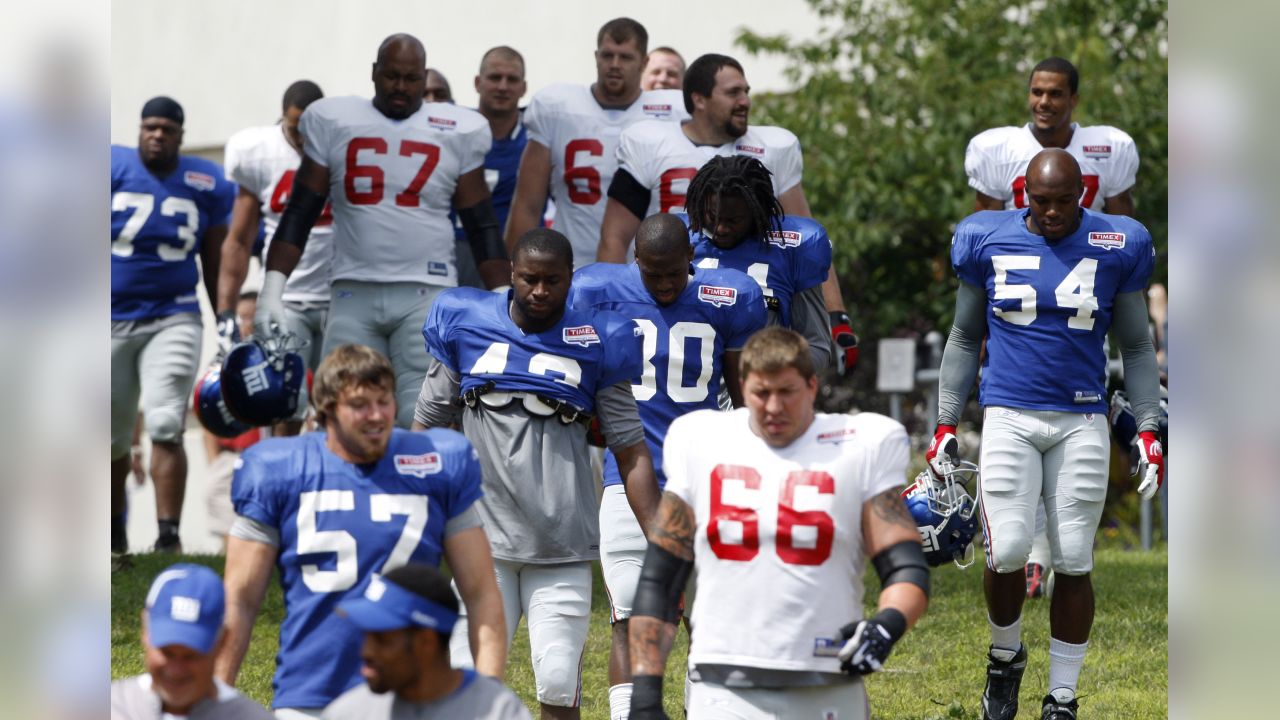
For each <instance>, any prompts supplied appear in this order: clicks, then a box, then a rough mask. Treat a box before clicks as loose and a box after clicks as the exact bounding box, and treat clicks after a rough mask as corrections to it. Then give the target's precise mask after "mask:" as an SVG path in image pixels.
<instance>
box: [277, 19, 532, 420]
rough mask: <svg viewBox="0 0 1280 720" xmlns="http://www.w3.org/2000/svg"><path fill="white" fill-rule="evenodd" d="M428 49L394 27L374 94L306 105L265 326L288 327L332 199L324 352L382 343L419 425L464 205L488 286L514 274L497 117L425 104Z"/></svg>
mask: <svg viewBox="0 0 1280 720" xmlns="http://www.w3.org/2000/svg"><path fill="white" fill-rule="evenodd" d="M426 66H427V53H426V50H425V49H424V48H423V47H422V43H421V42H419V41H418V39H417V38H415V37H413V36H412V35H404V34H400V35H392V36H391V37H388V38H387V39H386V40H384V41H383V42H382V45H381V46H379V48H378V56H377V61H376V62H374V64H373V72H372V80H373V86H374V96H373V100H372V102H370V101H369V100H367V99H364V98H359V97H355V96H347V97H330V98H325V99H323V100H319V101H317V102H315V103H313V104H312V105H311V107H309V108H307V110H306V112H304V113H303V114H302V120H301V125H300V126H299V129H300V130H301V132H302V136H303V139H304V145H303V152H304V157H303V159H302V164H301V165H300V166H299V167H298V172H297V175H296V176H295V178H294V183H293V192H292V194H291V195H290V197H289V204H288V206H287V207H286V208H285V211H284V213H283V215H282V216H281V218H280V226H279V227H278V228H277V229H276V234H275V240H276V242H273V243H272V244H271V249H270V251H269V252H268V253H267V261H266V270H267V273H266V277H265V279H264V280H263V284H262V294H261V295H260V297H259V299H258V311H257V313H256V314H255V316H254V327H256V328H257V330H258V332H259V333H261V334H271V333H275V332H280V331H281V330H283V329H284V328H285V327H286V318H285V313H284V306H283V303H282V300H281V296H282V292H283V290H284V284H285V280H286V278H287V277H288V275H289V273H291V272H293V270H294V268H295V267H296V266H297V264H298V261H299V258H300V257H301V255H302V251H303V248H304V247H305V246H306V244H307V238H308V234H309V232H310V230H311V227H312V226H313V225H314V224H315V222H316V220H317V219H318V218H319V217H320V212H321V210H322V208H323V207H324V198H325V195H326V193H327V194H328V195H329V198H330V200H331V202H332V203H333V216H334V238H333V244H334V256H333V270H332V284H331V296H330V304H329V320H328V325H327V326H326V328H325V338H324V349H323V351H322V354H328V352H329V350H330V349H332V348H334V347H338V346H339V345H343V344H346V343H359V344H362V345H367V346H369V347H372V348H374V349H375V350H378V351H379V352H383V353H385V354H386V355H388V356H389V357H390V358H391V362H392V364H393V365H394V366H395V369H396V394H397V397H398V398H399V416H398V417H397V419H396V422H397V424H398V425H400V426H401V427H406V428H407V427H409V424H410V423H411V422H412V421H413V405H414V402H415V401H416V400H417V396H418V390H419V389H420V388H421V387H422V379H423V378H424V377H425V376H426V373H427V363H428V359H427V353H426V349H425V348H424V347H423V344H422V337H421V332H422V323H423V321H424V320H425V319H426V315H427V310H428V309H429V308H430V306H431V303H432V301H433V300H434V299H435V297H436V296H437V295H439V293H440V292H441V291H443V290H445V289H446V288H449V287H453V286H454V285H456V284H457V270H456V266H455V262H454V235H453V224H452V223H451V222H450V221H449V210H450V208H454V209H456V210H457V212H458V217H459V219H460V220H461V221H462V225H463V227H464V228H465V229H466V231H467V237H468V238H469V239H470V240H471V243H472V249H473V251H474V254H475V258H476V262H477V267H478V269H479V271H480V276H481V278H482V279H483V280H484V283H485V285H486V286H487V287H490V288H493V287H498V286H505V285H506V284H507V283H508V282H509V281H510V277H511V264H510V263H509V262H507V258H506V252H505V249H504V247H503V245H502V237H501V231H500V229H499V227H498V221H497V219H496V217H495V216H494V213H493V205H492V203H491V201H490V195H489V186H488V184H487V183H485V179H484V156H485V153H487V152H488V151H489V147H490V146H491V145H492V138H491V136H490V133H489V123H488V122H487V121H486V120H485V119H484V117H482V116H481V115H480V114H479V113H477V112H475V111H474V110H467V109H464V108H460V107H458V106H456V105H450V104H446V103H424V102H423V93H424V92H425V91H426V75H427V73H426Z"/></svg>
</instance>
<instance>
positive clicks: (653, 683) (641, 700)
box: [631, 675, 662, 711]
mask: <svg viewBox="0 0 1280 720" xmlns="http://www.w3.org/2000/svg"><path fill="white" fill-rule="evenodd" d="M631 709H632V710H633V711H634V710H661V709H662V676H661V675H633V676H632V677H631Z"/></svg>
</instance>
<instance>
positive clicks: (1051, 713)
mask: <svg viewBox="0 0 1280 720" xmlns="http://www.w3.org/2000/svg"><path fill="white" fill-rule="evenodd" d="M1079 709H1080V705H1079V703H1077V702H1076V699H1075V698H1071V701H1070V702H1065V703H1064V702H1059V701H1058V699H1057V698H1055V697H1054V696H1053V695H1045V696H1044V701H1043V702H1042V704H1041V706H1040V720H1076V713H1077V712H1079Z"/></svg>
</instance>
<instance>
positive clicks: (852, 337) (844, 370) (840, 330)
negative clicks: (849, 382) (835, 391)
mask: <svg viewBox="0 0 1280 720" xmlns="http://www.w3.org/2000/svg"><path fill="white" fill-rule="evenodd" d="M827 316H828V317H830V318H831V339H832V341H834V342H835V344H836V360H837V364H836V367H838V368H839V369H840V374H841V375H848V374H849V373H851V372H853V368H854V366H856V365H857V364H858V336H857V335H856V334H854V332H853V327H852V326H851V325H850V324H849V315H848V314H847V313H845V312H842V311H834V312H829V313H827Z"/></svg>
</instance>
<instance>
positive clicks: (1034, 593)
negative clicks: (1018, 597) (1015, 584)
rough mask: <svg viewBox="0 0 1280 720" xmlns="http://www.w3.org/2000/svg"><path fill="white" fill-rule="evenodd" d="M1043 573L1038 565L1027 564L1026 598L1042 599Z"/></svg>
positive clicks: (1042, 567)
mask: <svg viewBox="0 0 1280 720" xmlns="http://www.w3.org/2000/svg"><path fill="white" fill-rule="evenodd" d="M1044 583H1045V571H1044V566H1043V565H1041V564H1040V563H1027V597H1028V598H1038V597H1044Z"/></svg>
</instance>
